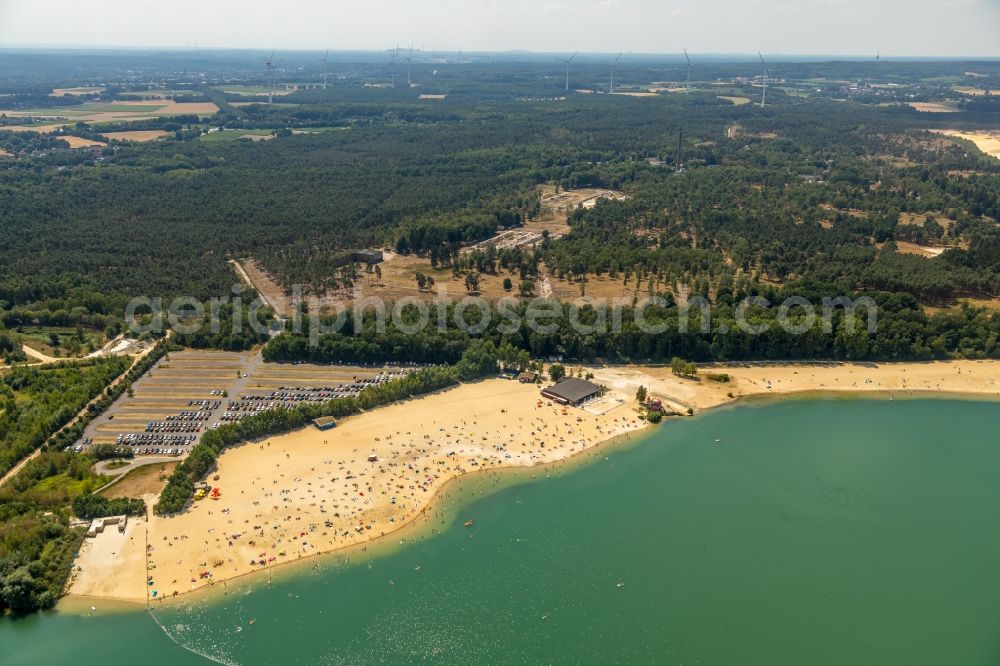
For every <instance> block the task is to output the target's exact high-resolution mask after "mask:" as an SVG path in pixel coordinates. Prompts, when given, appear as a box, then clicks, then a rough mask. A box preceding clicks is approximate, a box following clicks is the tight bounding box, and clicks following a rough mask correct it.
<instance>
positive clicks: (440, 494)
mask: <svg viewBox="0 0 1000 666" xmlns="http://www.w3.org/2000/svg"><path fill="white" fill-rule="evenodd" d="M637 369H638V370H639V372H638V373H636V371H637ZM712 371H713V372H716V371H717V372H719V373H723V372H726V373H731V376H732V378H731V381H730V382H729V383H726V384H723V385H722V386H716V385H715V384H714V383H712V384H709V383H708V380H705V379H703V380H702V381H701V382H698V383H693V382H691V381H690V380H683V379H681V378H676V377H669V376H666V375H665V373H669V368H666V369H663V368H650V367H643V366H614V367H613V368H598V369H596V370H595V374H596V375H597V379H596V380H597V381H599V382H601V383H605V384H606V385H609V388H610V389H611V390H612V391H616V392H618V393H619V394H624V395H626V396H628V395H629V393H628V392H627V391H631V392H632V393H634V387H633V384H634V383H635V382H636V381H638V382H640V384H641V385H648V386H649V387H650V392H651V394H654V395H655V394H658V393H659V394H666V393H667V392H668V391H670V392H673V393H678V392H679V387H683V386H688V387H689V388H690V387H691V385H693V384H694V385H695V388H696V389H698V388H700V389H701V391H700V392H696V395H695V397H694V399H691V397H690V396H686V397H687V398H688V399H689V400H690V404H694V405H695V406H696V407H697V409H696V413H701V412H705V413H709V412H711V411H714V410H715V409H717V408H720V407H732V406H739V405H752V404H754V403H759V404H764V403H769V402H772V401H775V402H779V401H783V400H794V399H811V398H815V399H827V398H834V399H836V398H841V397H842V398H844V399H866V398H867V399H886V400H892V399H894V398H900V399H921V398H932V399H933V398H937V397H941V398H955V397H960V398H966V399H970V400H990V399H997V398H998V397H1000V391H998V390H997V389H996V388H995V387H996V386H997V385H1000V363H997V362H992V361H956V362H936V363H930V364H842V365H836V366H820V367H816V366H809V365H801V364H795V365H785V366H772V365H766V366H747V367H744V366H739V367H719V368H712ZM817 371H819V372H821V375H822V376H821V377H820V379H821V381H816V378H815V377H813V378H812V379H809V378H807V377H806V375H807V374H815V373H816V372H817ZM845 371H846V372H845ZM609 372H610V373H617V374H611V375H609V374H608V373H609ZM854 372H857V373H858V375H859V376H860V375H865V376H866V379H867V381H868V382H870V383H864V384H862V386H861V387H859V386H857V382H858V379H859V377H854V376H852V375H853V373H854ZM876 372H878V373H880V375H879V377H878V381H876V380H875V379H872V378H871V377H867V375H873V374H875V373H876ZM904 372H908V373H910V378H909V379H904V380H901V383H902V384H905V385H906V387H905V388H904V387H903V386H884V385H883V383H882V380H884V379H885V377H884V375H886V374H890V375H892V376H894V377H897V378H898V377H900V376H902V374H903V373H904ZM929 372H930V374H928V373H929ZM623 373H625V374H623ZM793 373H794V374H793ZM799 373H802V375H801V376H798V375H799ZM838 373H839V377H840V378H841V379H842V380H843V381H842V382H841V384H843V385H840V386H830V385H828V384H829V383H830V378H831V377H833V376H834V374H838ZM951 375H956V376H957V375H964V377H962V380H961V381H951V382H948V381H947V380H948V379H952V377H951ZM984 376H985V377H987V380H986V381H983V377H984ZM765 378H766V382H765ZM792 380H794V381H792ZM849 380H853V382H852V385H847V384H848V381H849ZM502 381H503V380H487V382H502ZM970 381H973V382H975V383H976V385H975V386H974V387H973V390H968V389H969V388H970V385H969V384H970ZM920 382H924V383H926V384H927V385H926V386H925V385H917V384H919V383H920ZM942 382H944V384H943V385H942ZM810 383H811V384H819V385H820V387H818V388H817V387H809V386H803V384H806V385H808V384H810ZM930 383H933V384H934V386H930ZM637 385H638V384H637ZM508 386H509V384H508ZM942 386H944V387H942ZM726 389H730V390H729V391H726ZM733 389H735V390H733ZM456 390H457V389H456ZM727 392H728V393H732V397H727V396H726V393H727ZM443 395H451V392H444V394H443ZM453 397H454V396H453ZM520 397H521V398H523V397H524V396H523V395H522V396H520ZM438 399H439V400H440V398H438ZM532 399H534V398H532ZM427 401H431V402H433V401H434V398H433V397H432V396H430V397H426V398H417V399H414V400H412V401H408V402H406V403H403V404H404V405H408V406H409V407H411V408H413V407H417V408H418V409H420V410H421V411H425V408H426V403H427ZM667 402H668V404H669V401H667ZM685 403H686V404H688V403H687V401H685ZM636 406H637V405H636V404H635V403H634V400H632V401H629V403H628V406H627V407H618V408H617V410H618V411H613V412H612V413H613V414H616V415H623V414H625V412H626V411H627V412H628V413H629V414H634V413H635V411H634V409H635V407H636ZM386 409H390V408H386ZM538 409H540V408H536V410H538ZM557 409H558V408H556V409H553V410H552V415H546V417H545V419H544V420H545V421H546V422H547V423H551V422H554V421H558V419H559V414H558V413H557ZM378 411H379V410H375V412H378ZM541 411H544V409H541ZM375 412H373V413H375ZM576 413H577V412H576V411H574V412H573V415H574V416H575V415H576ZM355 418H356V420H361V419H365V418H366V416H365V415H362V416H359V417H355ZM541 420H543V419H539V421H541ZM345 427H346V426H345ZM651 431H653V432H655V429H650V428H642V427H635V428H633V429H631V430H630V431H629V432H627V433H615V434H614V435H612V436H611V437H608V438H606V439H601V440H598V441H594V442H593V443H590V444H588V445H587V446H586V447H584V448H582V449H581V450H579V451H574V452H567V451H563V452H562V454H561V456H562V457H556V458H553V459H545V460H539V461H538V462H535V463H533V464H520V465H516V466H514V465H503V464H500V465H496V466H492V467H491V466H483V467H481V468H479V469H467V470H464V471H462V472H461V473H457V474H452V475H450V476H449V477H448V478H446V479H444V483H443V484H441V485H439V486H438V487H436V488H434V492H433V494H432V495H430V496H428V497H421V500H423V501H422V502H421V504H420V510H419V511H417V512H416V513H415V514H413V515H411V516H409V517H408V519H407V520H406V521H405V522H399V523H395V524H393V526H392V528H391V529H390V530H389V531H386V532H384V533H382V534H379V535H378V536H374V537H371V538H365V539H360V540H356V541H354V542H352V543H346V544H340V545H337V546H336V547H333V548H329V549H320V550H316V551H314V552H308V553H300V554H299V557H296V558H289V559H285V560H284V561H280V562H275V563H273V564H270V563H269V564H268V566H266V567H264V568H260V569H251V570H249V571H240V572H231V573H230V574H228V575H226V576H225V577H220V579H219V580H218V581H216V584H214V585H207V584H206V585H200V586H197V587H195V588H194V589H192V590H184V591H180V590H178V594H177V595H176V596H174V595H170V594H165V595H162V596H160V598H159V599H157V600H156V601H155V602H151V603H152V604H153V605H154V606H155V607H159V606H161V605H172V603H171V601H174V602H177V603H181V602H184V601H188V600H194V599H200V598H203V597H215V596H219V597H224V596H225V594H226V592H224V591H225V590H227V588H229V587H230V586H231V585H230V584H233V583H236V584H237V585H240V584H239V583H237V581H252V580H256V579H258V578H260V577H261V575H262V574H266V576H267V577H268V578H276V577H284V573H283V572H284V570H285V569H286V568H287V569H288V570H289V575H294V572H295V571H299V570H301V568H302V567H301V565H309V566H312V567H318V566H320V565H319V564H317V560H318V559H319V557H321V556H330V557H331V558H345V557H348V558H349V557H354V556H356V555H357V554H358V553H365V554H366V555H368V556H373V557H375V556H380V555H382V554H384V553H386V552H391V551H392V550H393V549H396V548H398V547H401V545H405V544H407V543H412V542H413V540H415V539H422V538H425V537H426V536H429V535H431V534H433V533H434V532H435V530H436V529H437V528H438V527H439V526H440V525H439V523H437V522H435V521H436V520H437V519H438V518H440V513H441V512H444V513H445V514H446V515H452V514H453V515H452V519H454V518H455V517H457V515H458V514H459V513H460V512H461V506H457V507H456V506H452V505H451V504H453V502H452V499H451V497H450V495H451V494H452V493H453V491H454V490H456V487H457V488H458V492H459V493H461V492H462V491H461V489H462V488H463V487H464V486H468V485H472V484H475V483H476V479H483V478H489V477H493V478H500V477H502V478H503V479H504V481H503V483H500V482H499V481H497V482H496V483H495V484H494V486H493V487H494V488H503V487H507V486H508V485H516V483H517V482H519V481H521V480H523V481H530V480H531V479H532V478H533V477H535V476H537V473H538V470H539V469H540V468H543V467H544V468H545V469H546V473H548V474H551V473H562V472H563V471H564V470H570V469H573V467H574V465H581V464H583V465H586V464H589V462H590V457H596V456H597V455H599V454H600V453H601V452H603V451H606V450H607V449H608V448H610V447H615V446H617V445H619V444H620V443H622V442H623V441H628V440H637V441H638V440H639V439H640V438H638V437H635V438H634V437H632V435H634V434H639V435H641V436H644V435H645V434H647V433H649V432H651ZM310 434H312V433H311V432H310V431H309V430H308V429H306V430H300V431H296V432H294V433H289V434H287V435H283V436H281V437H282V438H285V439H296V438H302V437H307V436H308V435H310ZM533 434H534V433H533ZM643 438H644V437H643ZM265 439H272V440H273V439H277V438H265ZM313 439H315V437H314V438H313ZM484 439H485V437H484ZM255 446H261V443H260V442H254V443H248V444H247V445H243V446H241V447H239V448H237V449H235V450H236V451H238V450H240V449H244V448H246V449H252V448H253V447H255ZM437 453H438V454H440V451H438V452H437ZM228 454H229V453H228V452H227V453H226V454H224V455H228ZM585 454H590V456H587V455H585ZM279 459H280V456H279ZM221 461H222V458H220V468H221V469H223V470H224V469H225V468H224V467H222V465H221ZM507 479H512V480H513V483H510V482H508V481H507ZM456 482H457V483H456ZM450 503H451V504H450ZM459 504H461V502H459ZM432 516H433V517H434V520H432ZM182 517H183V514H182V516H179V517H177V518H171V519H161V520H167V521H172V520H178V518H182ZM154 520H155V519H154ZM440 528H441V529H446V526H440ZM399 541H403V544H399V543H397V542H399ZM369 549H371V550H370V551H369ZM291 564H298V565H300V566H299V567H288V566H287V565H291ZM220 583H221V587H220ZM64 600H65V601H68V602H70V603H69V604H68V606H66V607H67V608H68V607H71V606H74V605H76V604H75V603H73V600H82V601H83V602H87V601H88V600H89V601H93V602H97V601H102V602H112V603H126V604H132V605H133V607H134V608H136V609H139V608H146V607H147V603H146V602H144V601H142V600H139V599H131V600H126V599H123V598H122V597H121V596H113V595H97V594H94V595H87V594H79V593H73V591H72V590H71V594H70V595H68V596H67V597H65V598H64ZM60 606H63V602H60ZM86 607H87V608H89V605H87V606H86Z"/></svg>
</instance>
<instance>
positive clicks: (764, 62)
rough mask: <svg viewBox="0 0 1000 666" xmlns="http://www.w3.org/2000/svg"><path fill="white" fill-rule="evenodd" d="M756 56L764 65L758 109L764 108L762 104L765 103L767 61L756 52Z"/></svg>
mask: <svg viewBox="0 0 1000 666" xmlns="http://www.w3.org/2000/svg"><path fill="white" fill-rule="evenodd" d="M757 55H758V56H760V62H761V64H762V65H764V92H763V93H761V96H760V108H762V109H763V108H764V104H766V103H767V61H766V60H764V56H763V55H762V54H761V52H760V51H757Z"/></svg>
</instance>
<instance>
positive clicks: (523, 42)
mask: <svg viewBox="0 0 1000 666" xmlns="http://www.w3.org/2000/svg"><path fill="white" fill-rule="evenodd" d="M196 42H197V43H198V45H199V46H201V47H251V48H262V49H269V48H276V49H325V48H332V49H335V50H336V49H351V50H355V49H371V50H384V49H387V48H389V47H391V46H393V45H394V44H396V43H399V44H410V43H412V44H414V45H415V46H417V47H420V46H421V45H422V46H423V47H424V48H425V49H427V50H438V51H444V50H465V51H473V50H482V51H506V50H512V49H527V50H533V51H577V50H580V51H608V52H612V51H620V50H624V51H630V52H636V53H656V52H669V53H676V52H678V51H680V50H681V48H682V47H687V49H688V50H689V51H691V52H696V53H698V52H700V53H708V52H711V53H752V52H755V51H758V50H761V51H764V52H765V53H786V54H844V55H861V54H870V53H874V52H875V51H876V50H881V52H882V54H883V55H885V56H887V57H891V56H893V55H897V56H901V55H936V56H1000V0H687V1H685V2H680V1H678V0H356V1H354V2H343V1H341V0H267V2H261V1H258V0H253V1H250V0H245V1H240V2H237V1H236V0H0V46H20V45H91V46H149V47H152V46H156V47H176V46H180V47H184V46H185V45H188V44H190V45H194V44H195V43H196Z"/></svg>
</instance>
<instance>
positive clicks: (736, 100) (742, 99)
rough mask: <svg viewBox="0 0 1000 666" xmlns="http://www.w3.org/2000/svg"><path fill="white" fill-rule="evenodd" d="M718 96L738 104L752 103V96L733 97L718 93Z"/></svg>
mask: <svg viewBox="0 0 1000 666" xmlns="http://www.w3.org/2000/svg"><path fill="white" fill-rule="evenodd" d="M717 97H718V98H719V99H724V100H726V101H727V102H732V103H733V104H735V105H736V106H743V105H744V104H749V103H750V98H749V97H731V96H728V95H718V96H717Z"/></svg>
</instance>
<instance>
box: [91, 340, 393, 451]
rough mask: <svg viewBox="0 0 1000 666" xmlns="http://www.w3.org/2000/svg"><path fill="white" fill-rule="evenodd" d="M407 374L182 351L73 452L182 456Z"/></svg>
mask: <svg viewBox="0 0 1000 666" xmlns="http://www.w3.org/2000/svg"><path fill="white" fill-rule="evenodd" d="M408 370H409V369H407V368H398V367H385V366H341V365H313V364H306V363H298V364H277V363H274V364H265V363H264V362H263V360H262V359H261V357H260V354H259V353H250V352H245V353H236V352H206V351H181V352H174V353H171V354H169V355H168V356H166V357H164V358H163V359H161V360H160V362H159V363H157V364H156V365H155V366H154V367H153V368H152V370H150V371H149V372H148V373H146V375H145V376H143V377H142V378H141V379H139V380H138V381H137V382H136V383H135V384H134V385H133V394H132V395H131V396H129V395H128V394H125V395H122V396H121V397H120V398H119V399H118V400H117V401H115V403H114V404H113V405H112V406H111V407H110V408H109V409H108V410H107V411H106V412H105V413H104V414H102V415H101V416H100V417H98V418H97V419H95V420H94V421H93V422H91V423H90V425H89V426H88V427H87V429H86V431H85V432H84V435H83V437H82V438H81V440H80V441H79V442H77V443H76V444H75V445H74V447H75V448H76V449H77V450H80V451H82V450H84V449H85V448H87V447H89V446H93V445H96V444H112V445H115V446H117V447H120V448H121V449H122V450H130V451H132V453H134V454H135V455H136V456H156V457H162V456H171V457H182V456H184V455H186V454H187V453H188V452H189V451H190V450H191V448H192V447H193V446H194V445H195V444H196V443H197V442H198V440H199V439H200V438H201V435H202V434H203V433H204V432H206V431H207V430H209V429H211V428H215V427H218V426H219V425H221V424H223V423H230V422H234V421H238V420H240V419H242V418H245V417H246V416H248V415H251V414H255V413H258V412H261V411H264V410H267V409H273V408H275V407H285V408H292V407H294V406H295V405H297V404H300V403H303V402H323V401H326V400H331V399H334V398H340V397H347V396H351V395H356V394H357V393H358V392H360V391H361V390H363V389H364V388H365V387H367V386H371V385H376V384H379V383H382V382H386V381H390V380H391V379H393V378H396V377H399V376H401V375H402V374H403V373H405V372H407V371H408Z"/></svg>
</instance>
